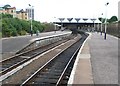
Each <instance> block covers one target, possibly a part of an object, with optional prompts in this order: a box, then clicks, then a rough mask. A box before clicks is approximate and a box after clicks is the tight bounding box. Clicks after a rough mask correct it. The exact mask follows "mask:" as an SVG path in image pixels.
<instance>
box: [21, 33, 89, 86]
mask: <svg viewBox="0 0 120 86" xmlns="http://www.w3.org/2000/svg"><path fill="white" fill-rule="evenodd" d="M86 37H87V36H85V35H84V36H82V38H81V39H80V40H79V41H77V42H76V43H75V44H73V45H72V46H71V47H69V48H67V49H66V50H65V51H63V52H62V53H61V54H59V55H58V56H56V58H54V59H53V60H51V61H50V62H48V63H47V64H45V65H44V66H42V67H41V68H39V69H38V70H37V71H36V72H35V73H33V74H32V75H31V76H30V77H29V78H28V79H27V80H25V81H24V82H23V83H22V84H21V86H23V85H29V86H30V85H33V84H34V85H48V86H49V85H50V86H51V85H53V86H58V85H61V84H64V85H65V84H67V80H68V78H69V75H70V71H69V70H71V66H72V65H73V63H74V62H73V60H75V58H76V56H77V53H78V51H79V49H80V47H81V45H82V43H83V42H84V40H85V39H86ZM66 70H67V73H66ZM68 71H69V74H68ZM66 74H67V76H66ZM65 78H67V79H65Z"/></svg>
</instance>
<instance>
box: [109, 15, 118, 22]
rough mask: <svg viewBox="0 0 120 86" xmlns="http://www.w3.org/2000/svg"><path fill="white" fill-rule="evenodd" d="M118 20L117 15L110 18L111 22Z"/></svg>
mask: <svg viewBox="0 0 120 86" xmlns="http://www.w3.org/2000/svg"><path fill="white" fill-rule="evenodd" d="M116 21H118V18H117V17H116V16H112V17H111V18H110V19H109V20H108V22H109V23H112V22H116Z"/></svg>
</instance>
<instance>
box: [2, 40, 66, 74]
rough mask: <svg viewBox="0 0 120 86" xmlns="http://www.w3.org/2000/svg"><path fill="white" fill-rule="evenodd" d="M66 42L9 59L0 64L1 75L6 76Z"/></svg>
mask: <svg viewBox="0 0 120 86" xmlns="http://www.w3.org/2000/svg"><path fill="white" fill-rule="evenodd" d="M66 41H68V39H66V40H62V41H59V42H56V43H53V44H50V45H47V46H44V47H39V48H37V49H33V50H30V51H26V52H24V53H20V54H17V55H15V56H12V57H9V58H8V59H5V60H3V61H1V62H0V64H1V65H2V66H1V67H2V68H1V70H2V71H1V72H0V74H1V75H4V74H6V73H7V72H9V71H11V70H12V69H14V68H16V67H18V66H19V65H21V64H23V63H25V62H27V61H29V60H30V59H32V58H34V57H36V56H38V55H40V54H42V53H43V52H45V51H47V50H49V49H51V48H53V47H55V46H57V45H59V44H61V43H63V42H66Z"/></svg>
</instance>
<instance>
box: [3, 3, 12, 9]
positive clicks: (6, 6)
mask: <svg viewBox="0 0 120 86" xmlns="http://www.w3.org/2000/svg"><path fill="white" fill-rule="evenodd" d="M8 7H11V6H10V5H9V4H6V5H5V6H4V7H3V8H4V9H6V8H8Z"/></svg>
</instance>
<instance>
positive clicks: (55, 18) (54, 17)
mask: <svg viewBox="0 0 120 86" xmlns="http://www.w3.org/2000/svg"><path fill="white" fill-rule="evenodd" d="M54 19H55V21H54V22H55V33H56V17H54Z"/></svg>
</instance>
